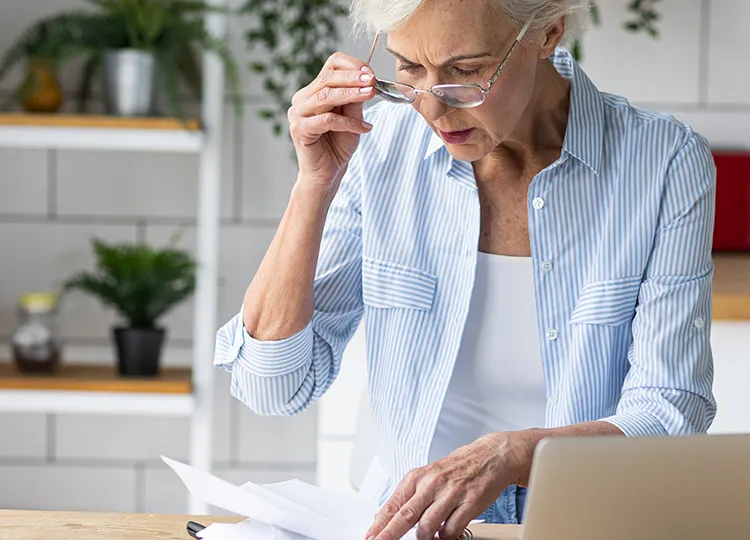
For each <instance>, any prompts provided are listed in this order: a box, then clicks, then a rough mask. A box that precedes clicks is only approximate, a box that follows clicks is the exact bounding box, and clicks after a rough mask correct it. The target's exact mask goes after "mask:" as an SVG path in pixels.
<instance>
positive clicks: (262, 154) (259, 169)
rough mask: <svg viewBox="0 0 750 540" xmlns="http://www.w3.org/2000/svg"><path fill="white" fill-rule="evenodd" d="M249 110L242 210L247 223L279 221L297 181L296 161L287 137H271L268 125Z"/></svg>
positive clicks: (245, 129)
mask: <svg viewBox="0 0 750 540" xmlns="http://www.w3.org/2000/svg"><path fill="white" fill-rule="evenodd" d="M258 109H259V107H257V106H254V107H248V115H247V116H246V118H245V126H244V134H245V140H244V146H243V148H244V153H243V156H242V163H243V169H242V171H243V174H242V177H243V186H242V209H243V217H244V218H245V219H279V218H281V216H282V215H283V213H284V210H285V209H286V205H287V202H288V201H289V194H290V193H291V190H292V186H293V185H294V182H295V181H296V180H297V170H298V169H297V161H296V159H293V155H292V150H293V147H292V144H291V141H289V140H288V139H287V138H286V137H283V138H277V137H274V136H273V135H271V132H270V130H269V124H268V122H267V121H265V120H261V119H260V118H258V117H257V116H256V111H257V110H258Z"/></svg>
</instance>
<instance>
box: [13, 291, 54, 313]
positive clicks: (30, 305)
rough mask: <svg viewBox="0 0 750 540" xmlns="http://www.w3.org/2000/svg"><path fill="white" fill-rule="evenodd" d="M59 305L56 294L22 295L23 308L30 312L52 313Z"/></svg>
mask: <svg viewBox="0 0 750 540" xmlns="http://www.w3.org/2000/svg"><path fill="white" fill-rule="evenodd" d="M55 304H57V295H56V294H55V293H44V292H36V293H27V294H24V295H21V307H22V308H24V309H26V310H28V311H35V312H40V311H52V309H54V307H55Z"/></svg>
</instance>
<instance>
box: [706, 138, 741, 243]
mask: <svg viewBox="0 0 750 540" xmlns="http://www.w3.org/2000/svg"><path fill="white" fill-rule="evenodd" d="M713 155H714V162H715V163H716V221H715V225H714V245H713V249H714V251H750V153H747V152H729V151H719V150H717V151H714V152H713Z"/></svg>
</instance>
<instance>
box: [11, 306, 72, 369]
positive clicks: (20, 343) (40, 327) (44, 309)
mask: <svg viewBox="0 0 750 540" xmlns="http://www.w3.org/2000/svg"><path fill="white" fill-rule="evenodd" d="M56 316H57V296H56V295H54V294H51V293H29V294H24V295H23V296H21V299H20V301H19V305H18V327H17V328H16V330H15V332H13V337H12V340H11V341H12V344H13V358H14V360H15V363H16V367H17V368H18V370H19V371H21V372H23V373H50V372H53V371H55V369H56V368H57V366H58V364H59V363H60V343H59V340H58V335H57V321H56V318H57V317H56Z"/></svg>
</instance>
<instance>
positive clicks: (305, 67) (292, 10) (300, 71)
mask: <svg viewBox="0 0 750 540" xmlns="http://www.w3.org/2000/svg"><path fill="white" fill-rule="evenodd" d="M348 7H349V1H348V0H247V2H245V4H244V5H243V7H242V8H241V9H240V12H241V13H243V14H250V15H254V20H255V26H253V27H251V28H250V29H249V30H248V31H247V32H246V34H245V38H246V41H247V44H248V47H249V48H250V50H251V51H254V50H257V49H261V50H262V51H263V52H265V53H266V54H265V55H264V57H263V59H262V60H257V61H254V62H253V63H251V64H250V69H251V70H252V71H253V72H255V73H257V74H258V75H261V76H262V77H263V87H264V89H265V90H266V92H268V93H269V94H270V95H271V96H272V97H273V99H274V101H275V107H274V108H266V109H263V110H261V111H260V112H259V114H260V116H261V117H262V118H265V119H268V120H270V121H272V123H273V130H274V133H276V134H277V135H280V134H281V133H282V131H283V129H282V125H283V122H285V120H286V112H287V109H289V107H290V105H291V96H292V94H293V93H294V92H296V91H297V90H298V89H299V88H302V87H304V86H307V85H308V84H310V81H312V80H313V79H314V78H315V77H316V76H317V75H318V73H319V72H320V69H321V68H322V67H323V64H325V62H326V60H327V59H328V57H329V56H330V55H331V54H333V53H334V52H335V51H336V47H337V46H338V43H339V30H338V27H337V23H338V21H339V19H340V18H342V17H344V16H346V15H347V14H348Z"/></svg>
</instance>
